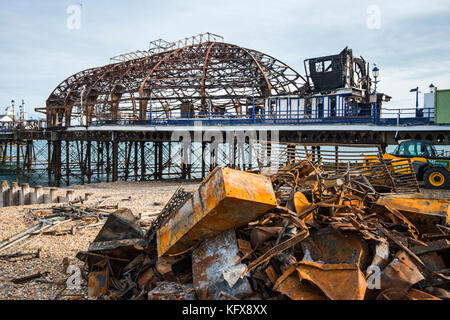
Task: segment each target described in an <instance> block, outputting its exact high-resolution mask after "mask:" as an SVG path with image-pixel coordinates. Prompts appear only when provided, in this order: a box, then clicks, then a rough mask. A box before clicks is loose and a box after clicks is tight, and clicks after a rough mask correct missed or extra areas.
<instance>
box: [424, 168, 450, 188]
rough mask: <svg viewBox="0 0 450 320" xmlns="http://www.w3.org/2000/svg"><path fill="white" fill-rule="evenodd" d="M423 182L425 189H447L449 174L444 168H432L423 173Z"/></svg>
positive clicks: (449, 183)
mask: <svg viewBox="0 0 450 320" xmlns="http://www.w3.org/2000/svg"><path fill="white" fill-rule="evenodd" d="M423 182H424V183H425V187H426V188H427V189H448V188H449V187H450V174H449V172H448V171H447V170H446V169H444V168H440V167H432V168H429V169H427V171H425V174H424V175H423Z"/></svg>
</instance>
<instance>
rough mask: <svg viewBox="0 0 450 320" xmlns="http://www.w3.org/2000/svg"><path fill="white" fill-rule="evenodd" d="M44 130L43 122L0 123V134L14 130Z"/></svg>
mask: <svg viewBox="0 0 450 320" xmlns="http://www.w3.org/2000/svg"><path fill="white" fill-rule="evenodd" d="M45 128H46V121H45V120H23V121H14V122H11V121H0V132H9V131H12V130H14V129H24V130H41V129H45Z"/></svg>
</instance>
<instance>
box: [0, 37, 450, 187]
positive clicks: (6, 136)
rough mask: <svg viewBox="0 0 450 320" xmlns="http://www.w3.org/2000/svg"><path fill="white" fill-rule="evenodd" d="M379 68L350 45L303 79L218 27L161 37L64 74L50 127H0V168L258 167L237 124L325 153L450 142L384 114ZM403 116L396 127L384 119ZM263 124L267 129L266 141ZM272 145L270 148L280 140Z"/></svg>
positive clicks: (159, 174) (75, 173)
mask: <svg viewBox="0 0 450 320" xmlns="http://www.w3.org/2000/svg"><path fill="white" fill-rule="evenodd" d="M368 69H369V65H368V64H367V62H366V61H364V59H363V58H357V57H354V56H353V53H352V51H351V50H350V49H348V48H345V49H344V50H343V51H342V52H341V53H339V54H337V55H333V56H325V57H319V58H312V59H307V60H305V76H302V75H300V74H299V73H298V72H296V71H295V70H294V69H292V68H291V67H289V66H288V65H286V64H285V63H283V62H281V61H279V60H278V59H276V58H274V57H271V56H269V55H267V54H264V53H261V52H259V51H256V50H252V49H247V48H243V47H240V46H237V45H233V44H228V43H225V42H223V38H222V37H220V36H217V35H214V34H211V33H206V34H200V35H197V36H194V37H191V38H185V39H183V40H180V41H178V42H167V41H164V40H162V39H159V40H156V41H153V42H151V43H150V48H149V49H148V50H145V51H136V52H131V53H126V54H122V55H120V56H116V57H114V58H111V63H110V64H108V65H105V66H101V67H96V68H91V69H87V70H84V71H81V72H79V73H76V74H74V75H72V76H70V77H69V78H67V79H66V80H64V81H63V82H61V83H60V84H59V85H58V86H57V87H56V88H55V89H54V90H53V91H52V93H51V94H50V96H49V97H48V99H47V102H46V107H45V108H38V109H36V111H38V112H42V113H44V114H45V115H46V121H47V122H46V127H41V128H36V127H35V126H32V127H30V128H31V129H30V128H28V129H25V128H24V127H21V126H17V127H15V128H13V130H8V131H7V132H0V165H9V166H10V167H11V168H14V170H15V172H16V176H17V180H19V179H20V177H27V178H28V180H29V182H30V183H38V182H39V181H42V178H43V179H46V180H47V184H48V185H49V186H50V185H56V186H60V185H70V184H74V183H95V182H103V181H106V182H108V181H118V180H122V181H127V180H135V181H145V180H154V179H171V178H175V179H195V178H199V179H200V178H204V177H205V176H206V175H207V174H208V172H209V171H211V170H213V169H214V167H215V166H217V165H221V166H227V165H230V166H231V167H234V168H241V169H245V170H248V169H250V168H254V167H255V166H257V165H258V164H257V159H255V158H254V157H253V155H252V150H251V145H250V143H249V141H248V139H245V141H244V143H242V141H241V142H240V143H239V142H238V141H237V139H231V140H230V139H226V138H227V135H228V133H229V132H230V131H232V132H235V133H236V132H245V131H247V132H248V131H252V130H253V131H257V132H258V133H257V134H258V135H259V136H258V137H257V139H260V140H262V141H264V140H265V139H269V140H273V137H272V132H270V130H273V134H275V133H276V135H277V137H276V138H277V139H276V140H278V141H279V145H278V146H275V145H274V146H273V147H274V148H278V149H280V150H282V151H281V152H284V153H286V154H292V153H293V151H295V150H304V151H307V152H309V153H310V154H311V153H312V154H313V155H314V157H318V156H320V155H321V150H320V148H321V147H320V146H321V145H336V146H337V145H339V144H346V145H381V146H386V145H387V144H392V143H395V141H396V139H408V138H414V139H427V140H432V141H433V142H434V143H442V144H448V141H449V139H450V137H449V134H448V132H443V131H441V130H440V129H439V128H437V129H436V128H428V127H425V126H422V127H420V126H415V129H410V127H401V126H400V124H402V123H406V124H414V123H419V124H424V123H428V122H424V121H429V119H430V117H429V118H427V119H425V118H421V119H418V118H416V117H415V115H414V117H412V118H407V119H405V118H402V119H400V116H399V117H398V118H397V119H395V118H394V119H383V118H382V117H381V116H380V115H381V108H382V102H383V101H388V100H389V98H390V97H389V96H387V95H385V94H383V93H378V92H373V91H372V85H371V79H370V76H369V72H368ZM389 121H391V122H389ZM392 121H394V123H393V124H395V121H397V126H396V127H395V126H391V127H387V126H385V127H383V128H381V127H377V125H380V124H383V125H386V124H392ZM401 121H409V122H401ZM198 122H200V123H203V124H204V125H205V126H204V127H203V128H201V129H200V135H201V136H202V140H201V142H200V143H190V145H189V147H188V148H180V145H181V144H182V140H183V139H181V138H180V135H182V134H183V133H184V134H185V137H186V134H187V136H188V137H189V138H190V139H189V140H190V141H195V136H196V135H197V134H198V132H196V130H195V128H194V127H195V125H196V124H198ZM324 123H325V124H326V125H321V124H324ZM330 123H331V125H330ZM361 123H362V124H363V125H359V124H361ZM342 124H346V125H345V126H343V125H342ZM349 124H353V127H352V126H350V125H349ZM355 124H356V125H355ZM264 130H266V131H269V132H268V135H266V136H265V137H263V138H261V136H260V134H259V131H264ZM214 131H217V132H218V133H217V132H216V134H215V135H213V134H212V132H214ZM174 135H175V138H174ZM205 137H206V138H205ZM218 138H221V139H218ZM220 141H227V143H223V142H220ZM183 143H185V142H183ZM300 144H303V145H300ZM307 144H309V147H305V145H307ZM266 149H267V150H268V154H271V152H272V151H271V150H272V145H270V144H269V145H266ZM230 150H231V152H230ZM322 151H323V152H325V150H322ZM328 151H329V150H328ZM335 151H336V162H337V159H338V147H336V149H335ZM294 153H295V152H294ZM322 154H323V153H322ZM291 160H292V159H291ZM33 179H34V180H33Z"/></svg>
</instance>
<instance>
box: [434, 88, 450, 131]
mask: <svg viewBox="0 0 450 320" xmlns="http://www.w3.org/2000/svg"><path fill="white" fill-rule="evenodd" d="M435 123H437V124H448V123H450V90H437V91H436V113H435Z"/></svg>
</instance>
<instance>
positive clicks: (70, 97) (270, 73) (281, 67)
mask: <svg viewBox="0 0 450 320" xmlns="http://www.w3.org/2000/svg"><path fill="white" fill-rule="evenodd" d="M306 83H307V81H306V80H305V79H304V78H303V77H302V76H301V75H300V74H299V73H297V72H296V71H295V70H294V69H292V68H290V67H289V66H288V65H286V64H285V63H283V62H281V61H279V60H277V59H276V58H274V57H272V56H269V55H267V54H264V53H262V52H259V51H256V50H252V49H246V48H242V47H240V46H237V45H233V44H228V43H223V42H203V43H199V44H193V45H188V46H184V47H180V48H177V49H173V50H169V51H166V52H159V53H156V54H153V55H150V56H147V57H143V58H138V59H133V60H128V61H124V62H119V63H114V64H109V65H106V66H103V67H96V68H91V69H87V70H84V71H81V72H79V73H76V74H74V75H72V76H70V77H69V78H67V79H65V80H64V81H63V82H61V83H60V84H59V85H58V86H57V87H56V88H55V89H54V90H53V91H52V93H51V94H50V96H49V98H48V99H47V104H46V105H47V121H48V126H49V127H53V126H61V125H66V126H69V125H70V123H71V122H70V121H71V120H72V119H76V118H79V117H80V116H81V114H72V108H73V107H74V106H77V107H81V106H83V108H84V109H83V112H82V113H84V114H85V115H86V116H87V118H86V121H87V124H90V122H91V121H92V120H95V119H102V120H105V119H110V120H117V119H122V118H123V119H133V120H136V119H140V120H145V119H147V113H148V103H149V100H151V103H152V111H153V112H154V117H156V118H167V117H168V116H171V115H172V116H173V114H179V113H180V112H181V109H182V106H183V105H184V106H185V105H186V104H189V105H190V108H192V109H193V110H194V112H195V116H201V114H202V112H203V113H204V112H205V108H206V104H207V103H208V104H209V106H210V108H211V109H212V111H215V112H228V110H232V109H235V110H236V111H237V110H241V108H240V106H242V105H244V104H248V101H249V99H251V98H252V96H253V94H254V95H255V99H258V101H261V99H262V98H266V97H268V96H276V95H286V94H295V93H299V92H301V90H302V89H303V88H304V86H305V84H306ZM83 88H85V91H84V92H85V96H84V97H83V102H82V101H81V92H82V91H83ZM137 101H138V102H139V108H138V107H137ZM138 109H139V110H138ZM80 110H81V109H80ZM189 110H191V109H189ZM64 120H65V121H64Z"/></svg>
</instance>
